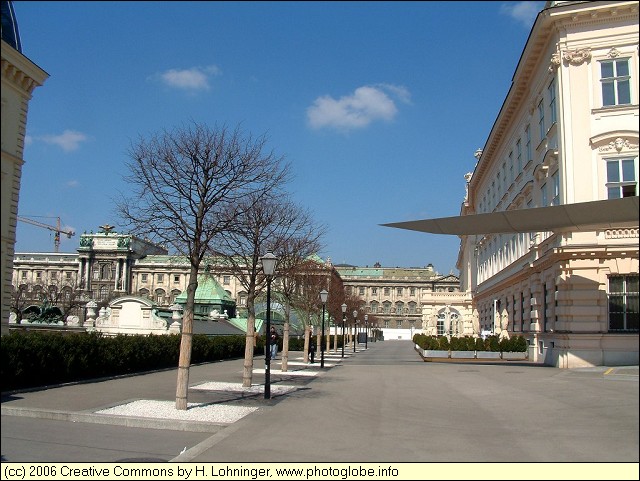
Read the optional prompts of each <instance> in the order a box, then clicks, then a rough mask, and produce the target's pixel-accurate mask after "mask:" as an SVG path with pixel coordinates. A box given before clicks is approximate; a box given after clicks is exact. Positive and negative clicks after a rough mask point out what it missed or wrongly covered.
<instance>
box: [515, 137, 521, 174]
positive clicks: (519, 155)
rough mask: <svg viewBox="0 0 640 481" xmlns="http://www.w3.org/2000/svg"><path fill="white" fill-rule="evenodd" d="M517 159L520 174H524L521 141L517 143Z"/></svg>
mask: <svg viewBox="0 0 640 481" xmlns="http://www.w3.org/2000/svg"><path fill="white" fill-rule="evenodd" d="M516 159H517V163H518V174H520V172H522V142H521V141H520V139H518V141H517V142H516Z"/></svg>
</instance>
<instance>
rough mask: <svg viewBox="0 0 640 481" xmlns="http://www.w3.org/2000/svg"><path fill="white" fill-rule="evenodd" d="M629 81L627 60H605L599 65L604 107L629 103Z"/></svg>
mask: <svg viewBox="0 0 640 481" xmlns="http://www.w3.org/2000/svg"><path fill="white" fill-rule="evenodd" d="M629 79H630V78H629V59H626V58H623V59H618V60H607V61H604V62H601V63H600V83H601V85H602V105H603V106H604V107H607V106H610V105H626V104H630V103H631V88H630V84H629Z"/></svg>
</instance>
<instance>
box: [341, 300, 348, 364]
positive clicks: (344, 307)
mask: <svg viewBox="0 0 640 481" xmlns="http://www.w3.org/2000/svg"><path fill="white" fill-rule="evenodd" d="M340 307H342V357H344V321H345V318H346V317H347V305H346V304H342V306H340Z"/></svg>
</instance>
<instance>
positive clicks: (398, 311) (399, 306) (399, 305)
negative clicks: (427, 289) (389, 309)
mask: <svg viewBox="0 0 640 481" xmlns="http://www.w3.org/2000/svg"><path fill="white" fill-rule="evenodd" d="M403 307H404V304H403V303H402V302H397V303H396V314H402V308H403Z"/></svg>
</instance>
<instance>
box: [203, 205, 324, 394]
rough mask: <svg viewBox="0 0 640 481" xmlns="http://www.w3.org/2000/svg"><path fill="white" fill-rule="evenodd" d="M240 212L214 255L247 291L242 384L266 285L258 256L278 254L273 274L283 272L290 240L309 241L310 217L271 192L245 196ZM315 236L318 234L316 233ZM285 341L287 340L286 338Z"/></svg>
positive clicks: (249, 374) (248, 375)
mask: <svg viewBox="0 0 640 481" xmlns="http://www.w3.org/2000/svg"><path fill="white" fill-rule="evenodd" d="M241 210H242V211H243V214H242V215H240V216H238V217H237V218H236V222H234V224H233V225H232V226H230V228H229V229H228V230H227V231H225V233H224V234H223V235H221V236H219V237H218V238H217V240H216V242H215V249H216V253H217V254H222V255H223V256H224V257H225V260H226V262H225V269H230V271H231V272H232V274H233V275H234V276H235V277H236V279H238V281H239V282H240V284H241V285H242V287H243V288H244V290H245V291H246V293H247V306H246V307H247V337H246V347H245V358H244V367H243V373H242V385H243V386H245V387H249V386H251V383H252V378H253V347H254V335H255V317H256V313H255V304H256V299H257V297H258V296H259V295H260V294H261V292H262V290H263V289H264V288H265V286H266V279H265V276H264V274H263V272H262V263H261V260H260V257H261V256H262V255H263V254H265V253H266V252H268V251H270V252H273V253H276V254H278V255H280V259H279V261H278V267H277V268H276V269H277V270H276V276H277V277H278V278H282V276H283V275H285V274H286V271H284V270H283V265H284V266H286V265H287V261H286V259H285V258H284V257H282V256H283V254H284V253H285V252H286V251H285V246H287V245H288V244H289V243H290V242H293V240H298V241H299V242H300V245H301V246H303V245H304V241H303V240H302V239H306V240H307V242H309V243H310V242H312V241H314V239H315V238H316V237H314V236H313V235H312V234H310V231H311V230H312V229H311V226H312V223H311V219H310V216H309V215H308V214H307V213H306V212H305V211H303V210H302V209H300V208H299V207H298V206H297V205H295V204H294V203H293V202H292V201H291V200H289V199H288V198H287V197H286V196H285V195H272V196H270V197H269V198H265V199H262V200H260V199H256V198H255V196H252V195H249V196H247V197H246V198H245V199H244V201H243V202H242V205H241ZM316 235H320V234H319V233H318V234H316ZM287 341H288V339H287Z"/></svg>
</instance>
